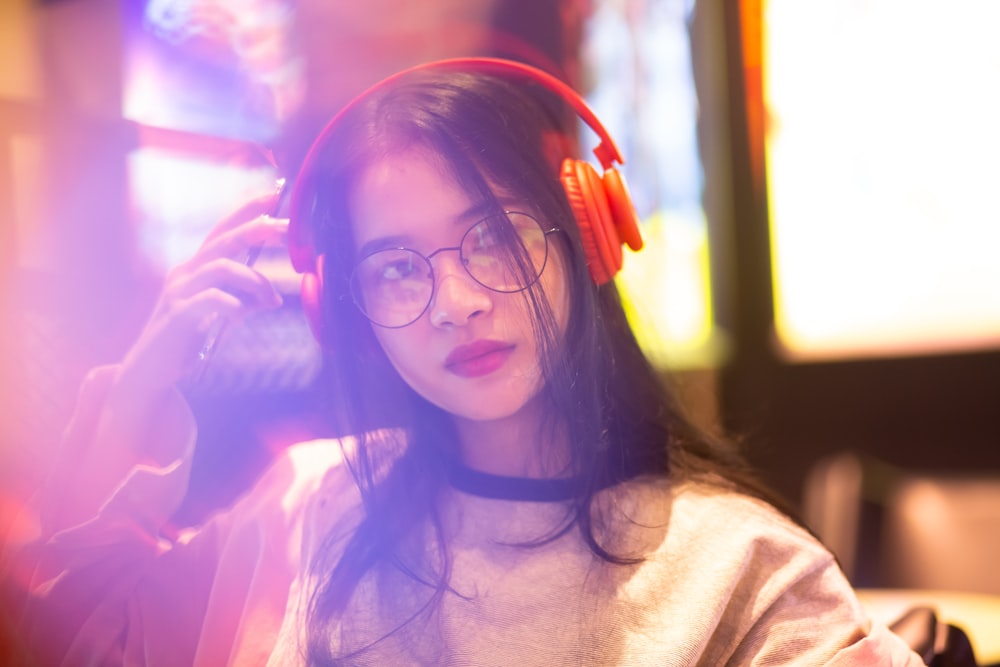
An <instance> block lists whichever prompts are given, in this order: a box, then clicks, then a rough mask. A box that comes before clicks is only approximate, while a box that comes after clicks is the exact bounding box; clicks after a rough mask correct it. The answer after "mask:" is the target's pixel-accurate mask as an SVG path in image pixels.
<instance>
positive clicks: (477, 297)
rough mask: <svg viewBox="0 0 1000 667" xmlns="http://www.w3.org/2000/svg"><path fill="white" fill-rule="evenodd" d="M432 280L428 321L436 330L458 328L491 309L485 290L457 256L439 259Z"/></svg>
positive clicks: (490, 299)
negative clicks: (448, 327) (432, 287)
mask: <svg viewBox="0 0 1000 667" xmlns="http://www.w3.org/2000/svg"><path fill="white" fill-rule="evenodd" d="M434 280H435V282H436V284H435V285H434V297H433V299H432V301H431V307H430V320H431V324H433V325H434V326H436V327H444V326H462V325H465V324H467V323H468V322H469V320H471V319H472V318H473V317H476V316H478V315H481V314H483V313H488V312H490V311H491V310H492V309H493V299H492V298H491V295H490V292H489V290H487V289H486V288H485V287H483V286H482V285H480V284H479V283H477V282H476V281H475V280H473V278H472V276H470V275H469V273H468V271H466V270H465V267H464V266H462V261H461V259H460V258H459V257H458V255H457V253H456V254H455V255H453V256H452V255H450V254H449V256H443V255H442V256H439V259H438V262H437V267H436V268H435V270H434Z"/></svg>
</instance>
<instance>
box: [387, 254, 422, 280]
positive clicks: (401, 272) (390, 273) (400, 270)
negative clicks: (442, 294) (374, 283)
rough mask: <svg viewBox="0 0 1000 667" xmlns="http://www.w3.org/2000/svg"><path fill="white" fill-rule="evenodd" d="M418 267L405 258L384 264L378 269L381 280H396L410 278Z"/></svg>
mask: <svg viewBox="0 0 1000 667" xmlns="http://www.w3.org/2000/svg"><path fill="white" fill-rule="evenodd" d="M416 270H417V269H416V267H415V266H414V265H413V262H411V261H409V260H405V259H399V260H395V261H391V262H387V263H386V264H383V265H382V267H381V268H380V269H379V271H378V276H379V278H380V279H381V280H385V281H390V282H391V281H394V280H404V279H406V278H409V277H410V276H412V275H413V274H414V273H416Z"/></svg>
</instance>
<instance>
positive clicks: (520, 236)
mask: <svg viewBox="0 0 1000 667" xmlns="http://www.w3.org/2000/svg"><path fill="white" fill-rule="evenodd" d="M557 231H559V229H558V228H557V227H553V228H551V229H545V228H543V227H542V225H541V223H540V222H538V221H537V220H535V219H534V218H533V217H531V216H530V215H528V214H527V213H519V212H516V211H506V212H504V213H502V214H497V215H492V216H490V217H487V218H484V219H483V220H480V221H479V222H477V223H475V224H474V225H472V226H471V227H469V229H468V231H466V232H465V234H463V235H462V240H461V242H460V243H459V244H458V245H457V246H453V247H446V248H438V249H437V250H435V251H434V252H432V253H431V254H429V255H423V254H421V253H419V252H417V251H416V250H413V249H412V248H384V249H381V250H376V251H375V252H372V253H371V254H368V255H365V256H364V257H362V258H361V260H360V261H359V262H358V263H357V265H356V266H355V267H354V271H353V272H352V273H351V296H352V297H353V299H354V303H355V304H356V305H357V307H358V309H359V310H360V311H361V312H362V314H364V316H365V317H367V318H368V319H369V320H371V321H372V322H373V323H374V324H377V325H378V326H381V327H386V328H389V329H398V328H401V327H405V326H408V325H410V324H413V323H414V322H416V321H417V320H418V319H420V316H421V315H423V314H424V312H425V311H426V310H427V307H428V306H430V304H431V300H432V299H433V298H434V286H435V280H434V268H433V266H431V259H432V258H433V257H434V256H435V255H437V254H438V253H441V252H444V251H446V250H457V251H458V256H459V258H460V260H461V263H462V266H463V267H464V268H465V270H466V272H467V273H468V274H469V276H471V277H472V279H473V280H475V281H476V282H477V283H478V284H480V285H482V286H483V287H485V288H487V289H489V290H492V291H494V292H502V293H505V294H511V293H514V292H520V291H522V290H525V289H527V288H529V287H531V286H532V285H534V284H535V282H536V281H537V280H538V277H539V276H540V275H542V271H543V270H545V264H546V262H547V261H548V256H549V246H548V235H549V234H552V233H554V232H557Z"/></svg>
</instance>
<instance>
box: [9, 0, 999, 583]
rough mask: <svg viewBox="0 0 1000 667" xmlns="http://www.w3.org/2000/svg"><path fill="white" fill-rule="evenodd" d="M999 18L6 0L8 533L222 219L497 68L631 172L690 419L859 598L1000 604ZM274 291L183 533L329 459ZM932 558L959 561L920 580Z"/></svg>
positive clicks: (580, 2)
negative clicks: (90, 378) (326, 150)
mask: <svg viewBox="0 0 1000 667" xmlns="http://www.w3.org/2000/svg"><path fill="white" fill-rule="evenodd" d="M998 21H1000V4H998V3H996V2H993V1H992V0H956V1H955V2H952V3H949V4H948V5H947V8H942V6H941V5H940V4H938V3H930V2H924V1H923V0H916V1H914V0H908V1H905V2H904V1H903V0H867V1H866V2H843V0H822V1H817V2H809V3H802V2H795V1H794V0H770V1H765V0H724V1H721V2H708V1H704V0H700V1H696V0H549V1H545V2H541V1H536V0H422V1H421V2H406V1H402V0H369V1H368V2H363V3H356V2H348V1H347V0H145V1H142V0H4V1H3V3H2V4H0V59H2V62H3V63H4V65H3V67H2V68H0V279H2V283H0V308H2V318H3V319H2V322H3V326H2V327H0V364H2V366H0V373H2V375H0V410H2V418H0V528H3V529H4V530H6V529H8V528H10V526H8V525H3V524H9V523H10V521H9V520H10V519H11V517H13V516H14V514H13V510H14V509H15V508H16V507H18V506H19V505H20V504H21V503H22V502H23V501H24V499H25V498H26V497H28V495H30V493H31V492H32V491H33V490H34V489H35V488H36V487H37V486H38V484H39V481H40V479H41V478H42V476H43V475H44V471H45V469H46V467H47V465H48V464H49V462H50V461H51V459H52V457H53V456H55V451H56V449H55V448H56V445H57V442H58V438H59V433H60V431H61V430H62V428H63V427H64V425H65V423H66V420H67V418H68V417H69V415H70V413H71V411H72V407H73V403H74V399H75V392H76V389H77V387H78V385H79V383H80V381H81V379H82V378H83V376H84V375H85V373H86V371H87V370H88V369H89V368H91V367H93V366H95V365H97V364H103V363H112V362H114V361H116V360H118V359H120V358H121V356H122V354H123V353H124V351H125V350H126V349H127V347H128V345H129V343H130V342H131V340H132V339H133V338H134V337H135V336H136V334H137V332H138V331H139V329H140V328H141V326H142V324H143V322H144V321H145V318H146V317H147V316H148V314H149V312H150V310H151V307H152V304H153V302H154V300H155V297H156V294H157V293H158V289H159V286H160V283H161V281H162V279H163V276H164V274H165V272H166V271H167V270H169V268H170V267H171V266H173V265H175V264H176V263H178V262H179V261H182V260H183V259H184V258H186V257H187V256H189V255H190V254H191V253H193V252H194V250H195V249H196V248H197V246H198V244H199V243H200V241H201V239H202V238H203V237H204V235H205V233H206V232H207V231H208V229H210V228H211V227H212V226H213V224H214V223H215V222H216V221H217V220H218V219H219V218H220V217H221V216H222V215H224V214H225V213H226V212H228V211H230V210H232V209H233V208H234V207H235V206H236V205H237V204H238V203H240V202H241V201H243V200H244V199H246V198H247V197H249V196H252V195H255V194H261V193H265V192H268V191H270V190H271V188H273V184H274V180H275V178H276V177H278V176H288V177H292V176H294V174H295V171H296V167H297V163H298V161H299V160H300V159H301V157H302V155H303V153H304V151H305V149H306V148H307V146H308V144H309V141H310V140H311V138H312V137H313V136H314V135H315V134H316V132H317V131H318V130H319V129H320V128H321V127H322V125H323V123H324V122H325V121H326V120H327V119H328V118H329V117H330V116H332V115H333V114H334V113H335V112H336V111H337V110H338V109H339V108H340V106H341V105H343V104H344V103H345V102H346V101H347V100H349V99H351V98H352V97H353V96H354V95H355V94H357V93H358V92H360V91H361V90H363V89H364V88H366V87H367V86H368V85H370V84H372V83H374V82H376V81H378V80H379V79H381V78H383V77H384V76H386V75H388V74H390V73H393V72H395V71H397V70H399V69H401V68H403V67H405V66H408V65H412V64H415V63H418V62H423V61H427V60H432V59H438V58H443V57H451V56H462V55H499V56H503V57H508V58H514V59H519V60H523V61H525V62H529V63H532V64H534V65H536V66H539V67H542V68H544V69H547V70H549V71H551V72H553V73H555V74H557V75H559V76H561V77H563V78H565V79H566V80H567V81H569V82H570V83H571V84H572V85H574V86H575V87H576V88H577V89H579V90H580V91H581V92H582V93H583V94H584V95H585V96H586V97H587V99H588V100H589V101H590V102H591V104H592V105H593V107H594V108H595V110H596V112H597V114H598V116H599V117H600V118H601V119H602V120H603V121H604V123H605V124H606V126H607V127H608V129H609V130H610V132H611V134H612V136H613V137H615V139H616V141H617V142H618V144H619V146H620V147H621V149H622V152H623V153H624V155H625V158H626V162H627V163H626V166H625V172H626V174H627V177H628V179H629V183H630V186H631V189H632V192H633V195H634V197H635V200H636V204H637V207H638V209H639V212H640V215H641V217H642V220H643V231H644V234H645V236H646V239H647V248H646V249H645V250H643V252H642V253H639V254H635V255H632V254H629V255H628V256H627V257H626V266H625V271H624V272H623V274H622V275H621V277H620V278H619V285H620V287H621V289H622V290H623V291H624V293H625V296H626V301H627V305H628V308H629V311H630V316H631V317H632V319H633V322H634V324H635V326H636V328H637V330H638V331H639V334H640V337H641V339H642V343H643V345H644V346H645V347H646V349H647V350H648V351H649V353H650V355H651V356H652V357H653V358H654V359H655V360H656V362H657V363H658V364H659V365H660V366H661V367H662V368H663V369H664V372H669V373H671V374H672V376H673V377H674V378H675V382H676V384H677V386H678V389H679V391H680V392H681V395H682V396H683V398H684V400H685V401H686V403H687V405H688V406H689V407H690V409H691V411H692V412H693V414H695V415H696V417H697V418H698V419H699V420H701V421H702V422H703V423H704V424H705V425H706V426H707V427H709V428H712V429H716V430H719V431H723V432H726V433H729V434H734V435H735V436H737V437H738V438H739V439H740V440H742V441H743V442H744V443H745V446H746V447H747V451H748V452H749V455H750V457H751V458H752V460H753V461H754V462H755V463H756V464H757V465H758V466H760V468H761V470H762V471H763V474H764V476H765V477H766V479H767V480H768V481H769V482H771V483H772V484H773V485H774V486H775V487H776V488H777V489H778V490H779V491H780V492H781V493H783V494H785V495H786V496H788V497H789V498H790V499H791V500H792V501H793V502H795V503H796V504H797V505H799V506H800V507H801V508H802V510H803V512H804V514H805V515H806V517H807V519H808V520H809V522H810V524H811V525H813V526H814V527H815V528H816V530H817V531H818V532H819V533H820V534H821V536H823V537H824V539H826V540H827V542H828V543H829V544H830V545H831V546H832V547H834V549H835V551H837V552H838V555H839V556H840V557H841V559H842V562H844V564H845V570H847V571H848V574H849V575H850V576H851V577H852V579H853V580H854V581H855V583H857V584H859V585H864V586H932V587H940V588H949V589H953V590H967V591H982V592H993V593H1000V574H997V572H996V571H995V569H996V568H995V563H996V562H1000V544H998V542H1000V517H998V514H1000V492H998V491H997V490H996V489H997V487H998V486H1000V431H998V427H997V416H998V414H1000V409H998V407H1000V260H998V259H997V254H998V250H1000V199H998V198H997V196H996V192H997V188H998V187H1000V186H998V184H1000V158H998V157H997V156H998V155H1000V125H998V123H997V122H996V119H997V118H1000V89H998V87H997V86H996V82H997V80H998V75H1000V42H997V41H996V40H995V39H994V38H993V37H992V30H993V27H994V26H996V25H998ZM595 144H596V141H595V139H594V137H592V136H590V135H589V134H588V133H587V132H585V131H584V132H581V145H582V148H583V150H585V151H589V150H590V149H591V148H593V146H594V145H595ZM259 266H260V268H261V270H262V271H264V272H265V273H267V274H268V275H269V276H271V277H272V278H273V279H274V280H275V282H276V284H278V286H279V288H280V289H281V290H282V291H283V292H285V293H286V305H285V306H284V307H283V308H282V309H281V310H280V311H279V312H277V313H274V314H271V315H268V316H267V317H265V318H259V319H257V320H253V321H250V322H248V323H246V324H245V325H241V326H239V327H231V328H230V329H228V330H227V331H226V333H225V336H224V337H223V339H222V340H221V342H220V349H219V353H218V356H217V358H216V359H215V361H214V362H213V364H212V365H211V366H210V367H209V370H208V372H207V373H206V375H205V377H204V378H202V381H201V382H199V383H198V384H197V385H195V386H191V387H188V388H187V391H188V392H189V395H190V397H191V401H192V403H193V405H194V407H195V410H196V412H197V414H198V416H199V419H200V422H201V432H200V436H199V437H200V439H201V443H200V446H199V449H198V455H197V456H198V458H197V459H196V465H195V471H194V478H193V480H192V493H191V495H190V499H189V502H188V503H187V505H185V507H184V508H183V510H182V512H181V514H180V515H179V516H178V521H179V522H181V523H189V522H192V521H195V520H197V519H198V518H200V517H202V516H204V515H205V513H207V512H209V511H211V509H213V508H215V507H218V506H219V505H221V504H224V503H227V502H229V501H230V500H231V499H232V498H233V497H234V496H235V495H236V494H238V493H239V492H240V491H242V490H243V489H245V488H246V487H247V485H248V484H250V483H252V481H253V479H254V478H255V477H256V475H258V474H259V472H260V470H261V469H262V468H263V466H264V465H266V463H267V462H268V461H269V460H270V458H271V457H272V456H273V454H274V453H275V452H276V451H277V450H280V449H281V448H283V447H285V446H287V445H288V444H289V443H291V442H295V441H297V440H301V439H303V438H308V437H315V436H319V435H325V434H327V431H326V430H325V426H324V423H323V419H322V410H321V397H320V395H319V391H318V389H317V387H318V385H319V383H320V382H321V377H322V367H321V356H320V354H319V351H318V350H317V349H316V347H315V344H314V343H313V342H312V340H311V338H310V336H309V335H308V332H307V330H306V328H305V325H304V322H303V320H302V318H301V313H300V312H299V310H298V305H297V301H296V292H295V291H296V289H297V286H296V277H295V276H294V274H293V273H292V272H291V269H290V267H289V266H288V264H287V259H286V258H284V257H281V256H273V257H272V256H265V257H263V258H262V259H261V262H260V265H259ZM914 488H915V489H916V491H915V492H914V491H913V489H914ZM970 489H972V491H970ZM914 493H915V494H916V495H914ZM914 498H915V500H914ZM914 503H916V504H915V505H914ZM914 508H916V509H914ZM914 517H915V518H914ZM949 531H950V532H949ZM969 535H973V536H974V537H975V540H974V541H972V542H966V541H963V540H966V539H967V537H968V536H969ZM921 536H926V539H927V540H928V543H938V544H942V543H945V544H949V545H952V546H956V547H958V551H959V552H961V553H963V554H965V558H966V560H965V561H961V565H959V561H956V560H955V558H954V556H953V555H949V554H948V553H946V554H944V555H941V556H940V557H939V558H938V560H933V559H932V561H931V562H930V564H929V565H927V566H926V567H924V566H920V567H917V566H916V565H913V563H914V558H913V554H915V553H919V554H925V553H928V548H927V547H925V546H922V545H923V544H924V542H920V541H919V540H920V539H925V538H924V537H921ZM907 540H911V541H907ZM912 540H918V541H916V542H913V541H912ZM990 542H992V543H993V544H990ZM900 545H904V546H900ZM893 549H895V552H894V551H893ZM896 552H899V553H897V554H896V555H895V556H893V555H891V554H892V553H896ZM900 553H901V554H902V555H899V554H900ZM969 558H972V559H974V560H975V559H978V560H979V561H982V564H984V566H983V567H981V569H974V568H973V566H972V565H969V564H968V563H969V561H968V559H969ZM902 562H905V563H908V567H909V566H913V567H917V570H918V571H916V573H915V574H914V573H908V570H907V569H906V568H905V567H902V566H901V565H900V563H902ZM941 562H950V563H951V565H952V567H949V568H943V567H942V566H941V565H940V563H941ZM990 564H992V565H990ZM921 568H922V569H921ZM911 569H912V568H911ZM945 570H947V572H945ZM988 571H992V573H991V574H986V572H988ZM942 576H944V577H945V578H943V579H942V578H941V577H942ZM908 577H909V578H908ZM928 577H930V578H929V579H928ZM934 577H937V579H935V578H934Z"/></svg>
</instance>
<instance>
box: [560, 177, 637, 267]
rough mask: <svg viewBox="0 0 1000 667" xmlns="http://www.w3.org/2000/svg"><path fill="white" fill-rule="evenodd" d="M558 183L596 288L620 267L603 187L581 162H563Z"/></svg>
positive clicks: (619, 249) (619, 251)
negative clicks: (572, 216) (560, 184)
mask: <svg viewBox="0 0 1000 667" xmlns="http://www.w3.org/2000/svg"><path fill="white" fill-rule="evenodd" d="M560 180H561V181H562V184H563V189H564V190H565V191H566V196H567V198H568V199H569V205H570V208H571V209H572V211H573V215H574V217H575V218H576V222H577V226H578V227H579V228H580V238H581V240H582V242H583V250H584V254H585V255H586V260H587V268H588V269H589V270H590V276H591V278H593V280H594V282H595V283H597V284H598V285H603V284H605V283H607V282H609V281H610V280H611V279H612V278H614V277H615V274H616V273H618V270H619V269H621V267H622V247H621V246H622V242H621V239H620V238H619V237H618V232H617V231H616V229H615V224H614V220H613V218H612V212H611V208H610V207H609V205H608V198H607V195H606V194H605V192H604V184H603V182H602V180H601V177H600V176H598V174H597V171H596V170H595V169H594V168H593V167H592V166H591V165H590V164H589V163H588V162H584V161H582V160H574V159H573V158H566V159H565V160H563V164H562V170H561V172H560Z"/></svg>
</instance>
